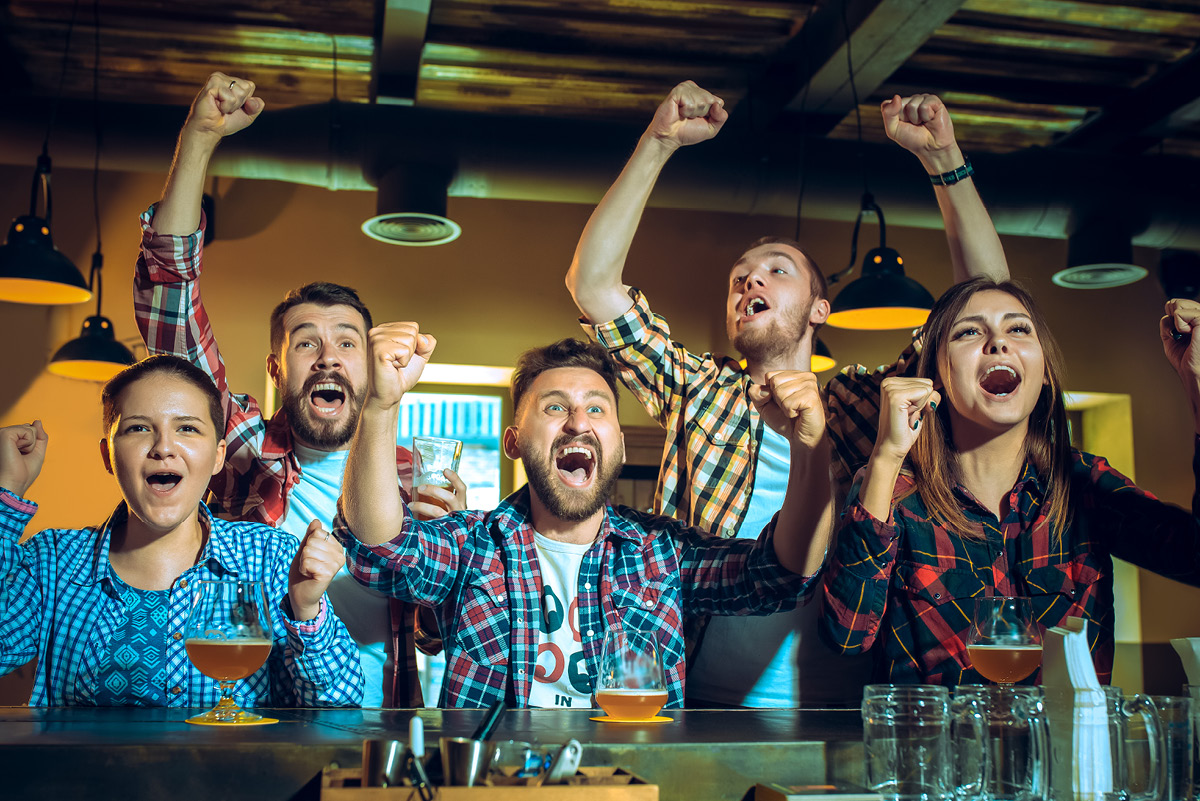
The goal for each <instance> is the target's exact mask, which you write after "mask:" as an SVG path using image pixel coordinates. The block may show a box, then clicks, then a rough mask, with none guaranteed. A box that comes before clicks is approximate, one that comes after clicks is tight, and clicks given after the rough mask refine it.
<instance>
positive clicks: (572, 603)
mask: <svg viewBox="0 0 1200 801" xmlns="http://www.w3.org/2000/svg"><path fill="white" fill-rule="evenodd" d="M533 543H534V547H535V550H536V551H537V557H538V566H539V567H540V568H541V572H542V597H541V606H542V608H541V612H540V615H539V617H540V620H539V621H538V622H539V626H538V655H537V669H536V670H534V672H533V684H532V686H531V688H530V690H529V705H530V706H536V707H562V708H568V709H590V708H591V707H592V688H591V683H590V682H589V681H588V671H587V662H586V661H584V658H583V643H582V641H581V640H580V637H579V566H580V565H581V564H582V563H583V555H584V554H586V553H587V552H588V549H589V548H591V547H592V546H591V544H590V543H588V544H584V545H573V544H571V543H566V542H558V541H556V540H552V539H550V538H548V537H543V536H542V535H541V534H538V533H537V532H536V531H535V532H534V534H533Z"/></svg>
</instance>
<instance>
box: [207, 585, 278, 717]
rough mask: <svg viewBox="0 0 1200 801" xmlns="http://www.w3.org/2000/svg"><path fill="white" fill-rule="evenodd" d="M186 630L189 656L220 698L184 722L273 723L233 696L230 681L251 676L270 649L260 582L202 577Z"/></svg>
mask: <svg viewBox="0 0 1200 801" xmlns="http://www.w3.org/2000/svg"><path fill="white" fill-rule="evenodd" d="M197 583H198V585H199V586H198V590H197V592H196V601H195V604H194V605H193V606H192V611H191V614H189V615H188V620H187V626H186V627H185V630H184V646H185V647H186V649H187V655H188V659H190V660H192V664H193V665H195V666H196V669H197V670H199V671H200V672H201V673H203V674H204V675H205V676H208V677H209V678H211V679H216V680H217V682H219V683H220V685H221V700H220V701H218V702H217V705H216V706H215V707H213V708H212V709H210V710H209V711H208V712H205V713H204V714H202V715H196V716H195V717H191V718H188V721H187V722H188V723H200V724H226V725H228V724H245V723H257V724H262V723H275V722H277V721H275V720H273V719H271V718H264V717H263V716H262V715H259V714H256V713H254V712H247V711H246V710H244V709H242V708H241V707H239V706H238V704H237V702H236V701H234V700H233V685H234V683H235V682H237V681H238V680H240V679H244V678H246V677H247V676H252V675H254V673H255V671H257V670H258V669H259V668H261V667H262V666H263V663H264V662H266V661H267V657H268V656H269V655H270V653H271V646H272V638H271V624H270V620H271V618H270V614H269V612H268V611H267V603H266V595H265V594H264V592H263V584H262V582H261V581H201V582H197Z"/></svg>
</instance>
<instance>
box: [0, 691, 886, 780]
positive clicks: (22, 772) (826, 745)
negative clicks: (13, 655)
mask: <svg viewBox="0 0 1200 801" xmlns="http://www.w3.org/2000/svg"><path fill="white" fill-rule="evenodd" d="M194 711H195V710H183V709H135V708H116V709H85V708H61V709H30V708H27V707H0V776H2V777H3V779H2V780H0V781H2V783H0V787H2V788H3V790H2V791H0V798H6V799H7V798H12V799H25V798H48V799H51V798H52V799H73V801H88V800H90V799H128V800H129V801H138V800H139V799H159V800H161V801H168V800H170V801H175V800H176V799H184V798H197V799H203V801H225V800H226V799H243V798H244V799H252V800H253V801H274V800H275V799H316V798H317V796H318V794H319V786H320V783H319V777H320V773H321V771H322V770H323V769H324V768H325V767H327V766H329V765H331V764H336V765H337V766H341V767H352V766H357V765H358V764H360V762H361V758H362V741H363V740H365V739H400V740H407V739H408V721H409V719H410V718H411V717H412V716H413V715H414V714H419V715H420V716H421V718H422V719H423V721H424V724H425V737H426V742H427V743H428V744H429V745H428V747H430V748H433V749H436V748H437V738H438V737H439V736H443V735H445V736H468V735H469V734H470V733H471V731H472V730H474V728H475V726H476V725H477V724H478V722H479V720H480V718H481V717H482V715H483V711H482V710H453V709H450V710H437V709H423V710H420V711H419V712H414V711H412V710H378V709H317V710H278V711H272V712H271V713H270V715H271V716H272V717H276V718H279V721H280V722H279V723H277V724H275V725H272V726H246V727H237V728H233V727H229V728H219V727H212V726H193V725H190V724H188V723H185V722H184V719H185V718H186V717H188V716H189V715H190V714H193V713H194ZM259 711H262V710H259ZM596 714H599V710H596V711H591V710H541V709H535V710H519V711H512V712H508V713H506V715H505V717H504V719H503V722H502V723H501V724H500V727H499V729H498V731H497V733H496V734H495V735H494V737H493V739H496V740H508V739H513V740H528V741H531V742H537V743H542V744H558V743H564V742H566V741H567V740H569V739H571V738H575V739H577V740H579V741H580V742H581V743H583V745H584V752H583V763H584V764H586V765H613V766H620V767H623V768H626V769H628V770H630V771H632V772H633V773H635V774H637V775H638V776H640V777H642V778H643V779H645V780H646V781H648V782H650V783H652V784H657V785H659V792H660V798H661V799H663V801H674V800H675V799H679V800H680V801H682V799H689V800H690V801H700V800H701V799H733V800H734V801H736V799H740V798H742V796H743V795H744V794H745V793H746V791H747V790H748V789H749V788H751V787H752V786H753V785H754V784H755V783H756V782H760V781H762V782H780V783H787V784H825V783H828V782H842V781H849V782H854V783H858V782H861V779H862V760H863V751H862V725H861V721H860V718H859V713H858V710H689V711H680V710H668V711H666V712H665V714H667V715H668V716H670V717H672V718H674V720H673V721H672V722H670V723H660V724H611V723H609V724H606V723H598V722H595V721H591V720H589V718H590V717H592V716H594V715H596ZM10 793H11V794H10Z"/></svg>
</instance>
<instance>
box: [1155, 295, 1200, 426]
mask: <svg viewBox="0 0 1200 801" xmlns="http://www.w3.org/2000/svg"><path fill="white" fill-rule="evenodd" d="M1165 311H1166V316H1164V317H1163V318H1162V319H1161V320H1159V322H1158V334H1159V337H1161V339H1162V343H1163V353H1165V354H1166V355H1167V361H1169V362H1170V363H1171V366H1172V367H1174V368H1175V372H1177V373H1179V378H1180V380H1182V381H1183V385H1184V387H1186V388H1187V390H1188V394H1189V396H1191V397H1192V398H1193V405H1196V404H1197V403H1198V402H1200V336H1197V334H1200V303H1197V302H1196V301H1194V300H1187V299H1185V298H1172V299H1171V300H1168V301H1167V305H1166V308H1165ZM1176 331H1178V332H1179V333H1180V334H1181V335H1182V336H1181V338H1179V339H1176V338H1175V336H1174V332H1176Z"/></svg>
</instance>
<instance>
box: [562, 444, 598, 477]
mask: <svg viewBox="0 0 1200 801" xmlns="http://www.w3.org/2000/svg"><path fill="white" fill-rule="evenodd" d="M554 466H555V467H556V468H558V475H559V476H561V477H562V480H563V482H564V483H566V484H567V485H569V486H572V487H582V486H585V485H586V484H587V483H588V482H589V481H591V479H592V474H593V473H595V472H596V456H595V454H594V453H593V452H592V450H591V449H590V448H585V447H582V446H580V445H568V446H567V447H565V448H562V449H561V450H559V452H558V454H557V455H556V456H555V457H554Z"/></svg>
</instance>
